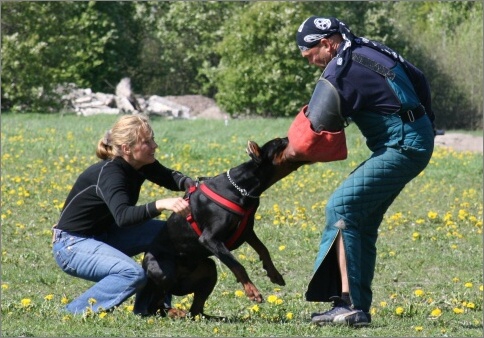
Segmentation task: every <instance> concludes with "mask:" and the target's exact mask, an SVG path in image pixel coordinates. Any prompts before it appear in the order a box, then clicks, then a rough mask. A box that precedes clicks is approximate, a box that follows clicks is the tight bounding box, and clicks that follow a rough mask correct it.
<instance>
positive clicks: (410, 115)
mask: <svg viewBox="0 0 484 338" xmlns="http://www.w3.org/2000/svg"><path fill="white" fill-rule="evenodd" d="M398 115H400V117H401V119H402V121H403V122H413V121H415V120H418V119H419V118H421V117H422V116H424V115H425V107H424V106H422V105H420V106H418V107H416V108H413V109H408V110H404V111H402V112H400V113H399V114H398Z"/></svg>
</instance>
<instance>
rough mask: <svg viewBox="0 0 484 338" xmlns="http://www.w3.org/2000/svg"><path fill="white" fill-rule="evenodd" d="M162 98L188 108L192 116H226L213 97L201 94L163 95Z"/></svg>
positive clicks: (207, 117)
mask: <svg viewBox="0 0 484 338" xmlns="http://www.w3.org/2000/svg"><path fill="white" fill-rule="evenodd" d="M164 98H165V99H167V100H170V101H172V102H175V103H178V104H181V105H183V106H185V107H188V108H190V116H191V117H194V118H202V119H224V118H226V117H227V118H228V115H227V114H226V113H225V112H224V111H222V110H221V109H220V108H219V107H218V106H217V104H216V103H215V101H214V100H213V99H211V98H208V97H205V96H202V95H181V96H165V97H164Z"/></svg>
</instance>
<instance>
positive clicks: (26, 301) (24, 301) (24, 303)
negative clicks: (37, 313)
mask: <svg viewBox="0 0 484 338" xmlns="http://www.w3.org/2000/svg"><path fill="white" fill-rule="evenodd" d="M20 304H22V306H23V307H28V306H30V305H32V300H31V299H30V298H24V299H22V300H21V301H20Z"/></svg>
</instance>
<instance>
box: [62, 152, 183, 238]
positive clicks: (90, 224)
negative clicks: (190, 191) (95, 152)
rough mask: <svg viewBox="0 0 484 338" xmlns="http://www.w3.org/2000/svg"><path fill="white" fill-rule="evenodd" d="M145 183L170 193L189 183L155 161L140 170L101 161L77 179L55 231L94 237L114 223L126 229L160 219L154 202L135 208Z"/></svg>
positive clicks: (114, 161)
mask: <svg viewBox="0 0 484 338" xmlns="http://www.w3.org/2000/svg"><path fill="white" fill-rule="evenodd" d="M145 180H149V181H151V182H153V183H155V184H157V185H159V186H162V187H165V188H167V189H169V190H173V191H184V190H185V189H186V187H185V185H186V184H188V183H189V181H191V179H190V178H189V177H188V176H185V175H183V174H181V173H180V172H178V171H175V170H172V169H169V168H166V167H164V166H163V165H161V164H160V162H158V161H155V162H154V163H152V164H149V165H145V166H143V167H142V168H141V169H139V170H136V169H134V168H133V167H132V166H131V165H130V164H129V163H128V162H126V161H125V160H124V159H123V158H122V157H116V158H114V159H110V160H104V161H100V162H98V163H96V164H94V165H92V166H90V167H89V168H87V169H86V170H85V171H84V172H83V173H82V174H81V175H80V176H79V177H78V179H77V181H76V182H75V184H74V186H73V187H72V189H71V191H70V193H69V195H68V196H67V199H66V201H65V203H64V207H63V209H62V212H61V216H60V219H59V222H58V224H57V226H56V228H57V229H60V230H64V231H68V232H73V233H76V234H80V235H85V236H93V235H98V234H101V233H103V232H105V231H106V230H107V229H108V227H109V226H110V225H111V224H113V223H116V224H117V225H118V226H119V227H129V226H133V225H136V224H139V223H142V222H144V221H147V220H149V219H151V218H154V217H156V216H159V215H160V214H161V213H160V212H159V211H158V210H157V209H156V202H155V201H153V202H150V203H147V204H143V205H136V203H137V202H138V198H139V193H140V190H141V185H142V184H143V182H144V181H145Z"/></svg>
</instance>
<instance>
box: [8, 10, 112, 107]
mask: <svg viewBox="0 0 484 338" xmlns="http://www.w3.org/2000/svg"><path fill="white" fill-rule="evenodd" d="M94 5H95V3H92V2H90V3H86V2H70V3H67V2H35V3H34V2H7V3H2V4H1V6H2V106H4V104H6V103H7V104H8V103H10V105H11V108H12V109H14V110H19V111H20V110H24V109H29V110H40V109H45V108H46V107H49V108H51V109H57V108H58V104H59V100H58V99H57V98H56V97H55V95H54V94H55V88H56V87H57V86H58V85H59V84H62V83H66V82H73V83H76V84H77V85H79V86H83V85H90V83H89V81H88V80H87V79H86V74H88V73H89V71H90V70H92V69H94V68H96V67H99V66H101V65H102V64H103V59H102V55H103V54H104V52H105V48H106V45H107V42H108V40H109V39H110V38H111V36H112V35H113V33H114V32H113V28H112V25H111V24H110V23H109V22H108V21H107V20H106V17H105V16H103V15H102V14H100V13H99V12H98V11H97V10H96V9H95V8H94ZM103 66H106V65H103ZM108 67H109V66H108Z"/></svg>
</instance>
